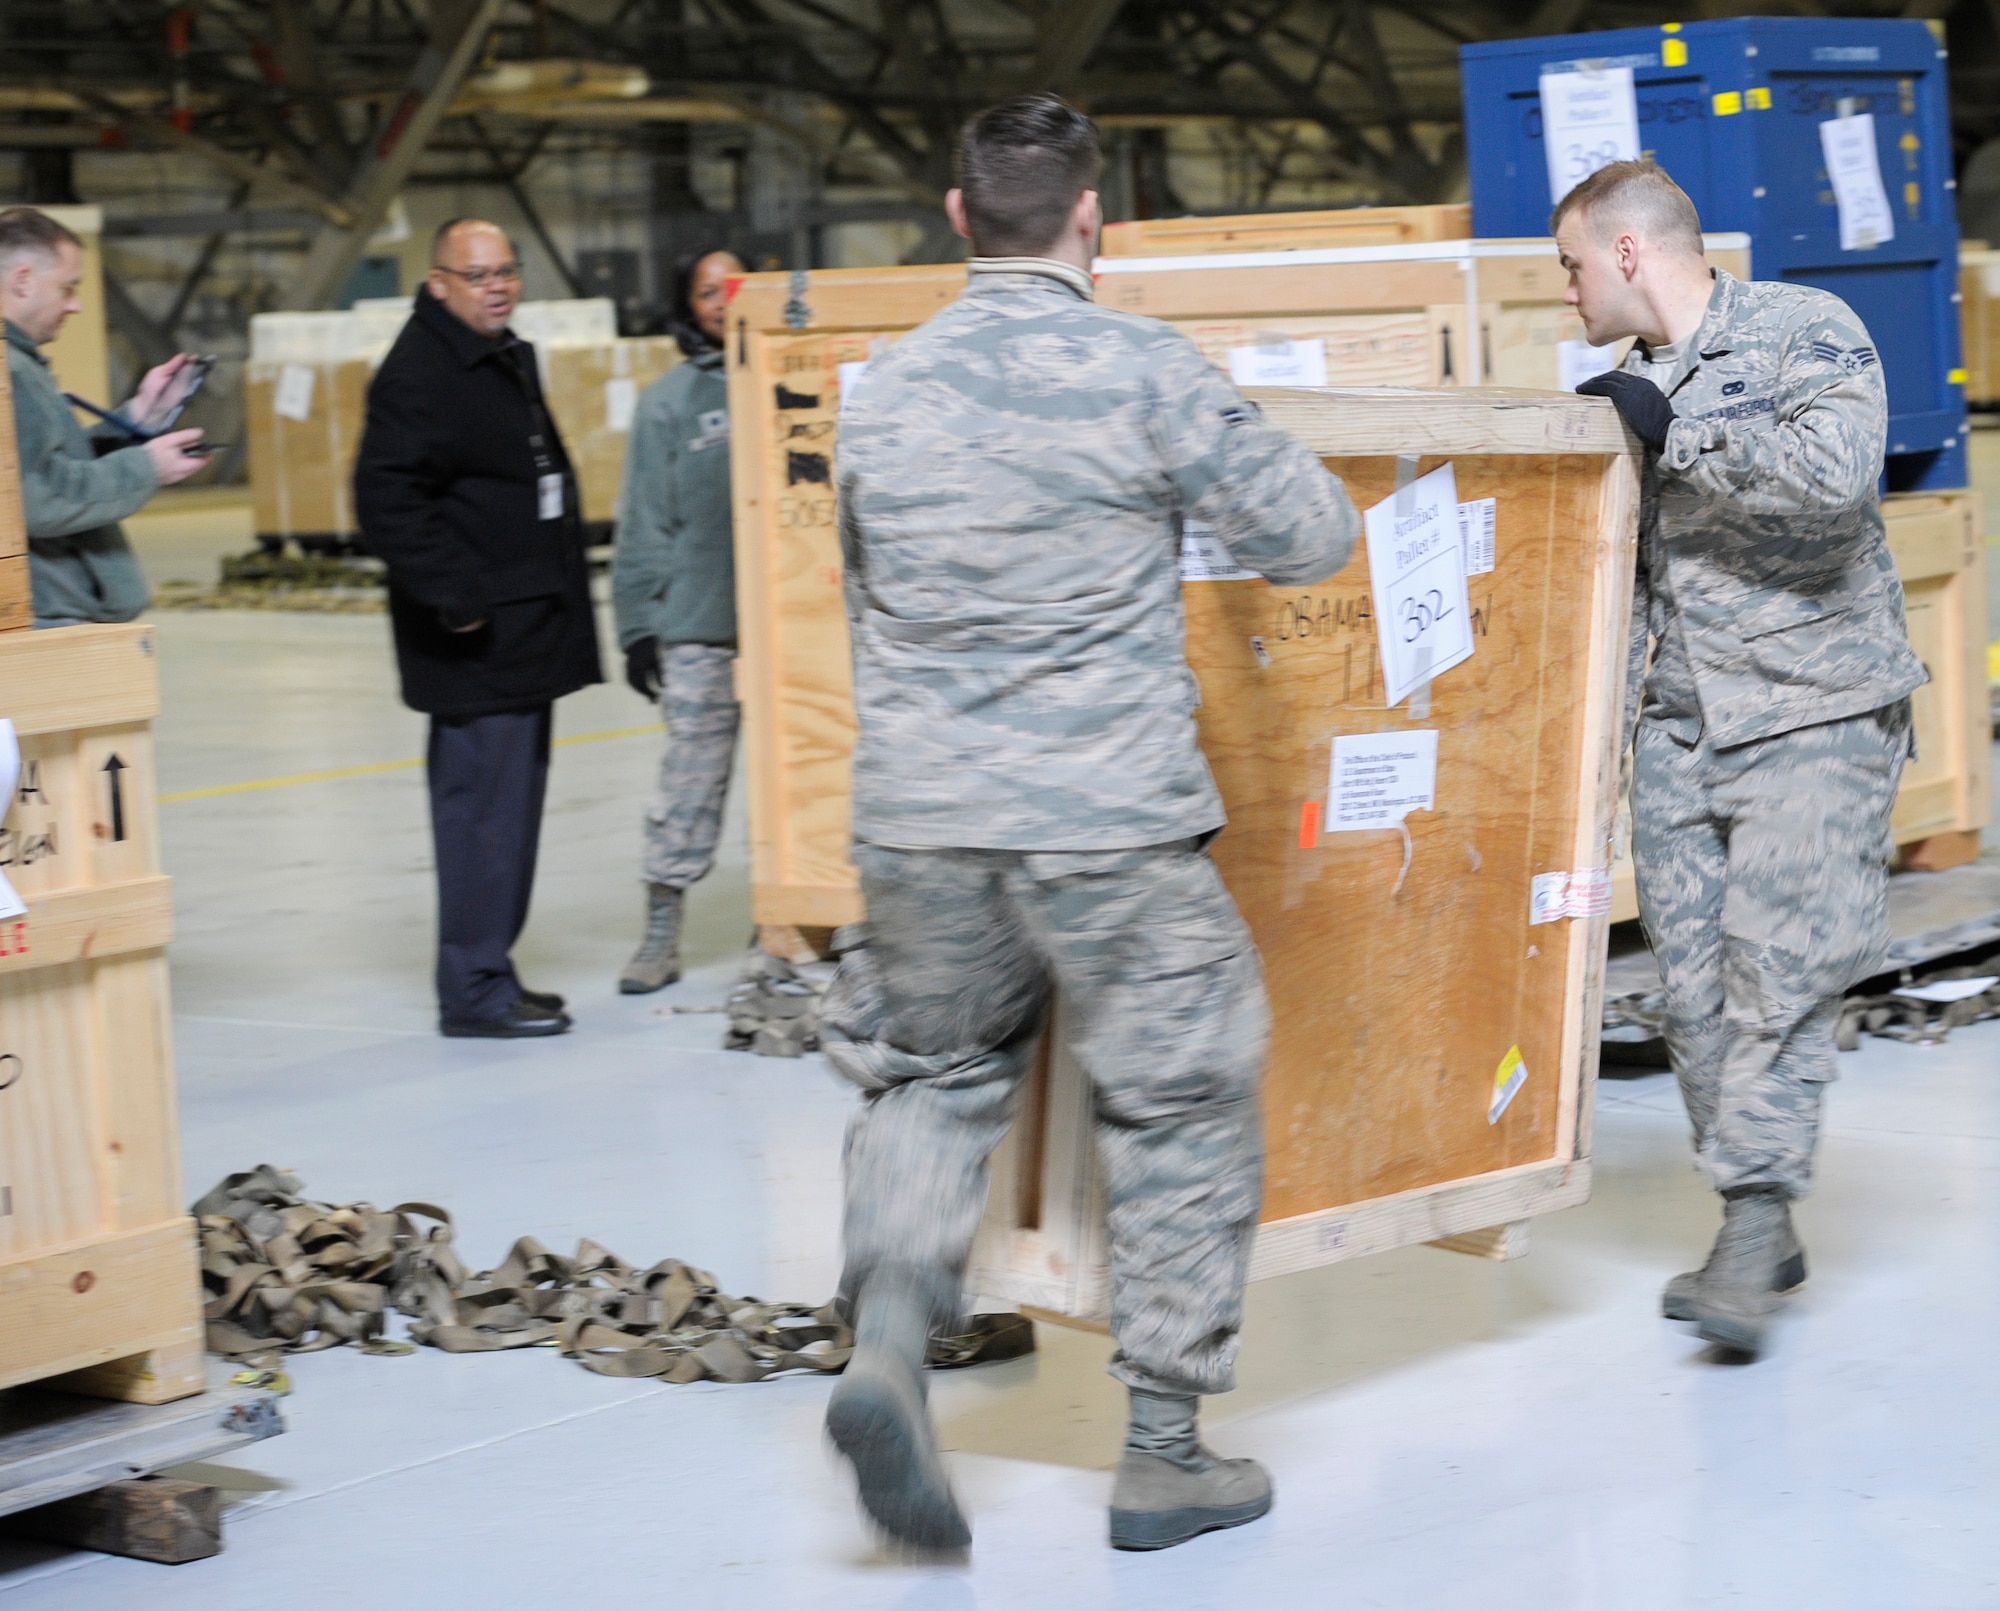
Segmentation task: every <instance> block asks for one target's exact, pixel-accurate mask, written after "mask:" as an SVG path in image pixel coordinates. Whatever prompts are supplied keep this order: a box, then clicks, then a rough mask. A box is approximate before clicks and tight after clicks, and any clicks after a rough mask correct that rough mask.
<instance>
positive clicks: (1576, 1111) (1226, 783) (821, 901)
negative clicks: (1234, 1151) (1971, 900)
mask: <svg viewBox="0 0 2000 1611" xmlns="http://www.w3.org/2000/svg"><path fill="white" fill-rule="evenodd" d="M1100 283H1102V282H1101V281H1100ZM956 290H957V286H956V285H955V284H953V283H952V282H951V280H950V278H949V277H948V276H946V275H944V274H943V273H942V272H941V271H937V270H927V269H912V270H860V271H852V272H849V273H831V274H827V275H823V276H822V275H815V276H812V277H811V278H810V279H809V280H808V281H807V282H806V283H804V284H803V285H801V284H799V283H797V282H795V281H792V280H790V279H788V278H787V277H784V276H752V277H749V278H748V279H747V280H746V281H744V282H742V283H741V284H740V285H739V287H738V289H737V293H736V296H735V299H734V301H733V303H732V317H731V334H730V378H731V411H732V426H733V430H732V441H733V451H734V453H735V455H736V457H735V461H734V471H735V486H736V490H737V576H738V585H739V616H740V625H741V643H742V658H741V660H740V661H739V691H740V693H741V695H742V697H743V701H744V715H745V732H746V746H745V748H746V761H747V764H748V767H749V773H750V779H751V786H752V797H751V816H752V860H753V889H754V899H755V904H756V915H757V917H758V920H759V921H760V922H764V923H771V924H799V925H815V924H830V923H840V922H847V921H852V920H854V919H857V918H859V917H861V916H862V915H863V912H862V904H861V901H860V897H859V892H858V890H857V888H856V886H855V880H854V875H853V871H852V868H851V865H850V864H849V863H848V860H847V856H846V848H847V839H848V806H847V789H848V770H847V764H848V755H849V752H850V749H851V746H852V741H853V733H854V715H853V708H852V690H851V683H850V680H849V669H848V668H849V661H848V646H847V638H846V622H845V615H844V609H843V604H842V598H841V590H840V551H839V545H838V541H837V537H836V532H835V525H834V518H833V488H834V485H835V484H836V476H837V464H836V461H837V452H838V443H837V431H838V408H839V387H840V384H841V366H842V365H843V364H854V363H858V362H862V361H865V360H866V359H867V358H868V357H869V356H870V354H871V353H872V352H875V351H879V350H881V347H882V345H883V344H884V343H886V342H888V341H890V340H893V339H894V337H895V335H896V334H897V333H898V332H899V331H900V330H901V329H906V328H908V327H909V326H910V325H913V324H915V323H917V322H920V320H921V318H922V317H924V316H927V315H928V313H929V312H931V311H934V310H935V308H936V307H939V306H942V305H943V304H944V303H945V302H948V301H949V300H950V299H951V297H952V296H953V295H955V294H956ZM787 306H789V308H790V315H789V319H788V317H787V313H786V309H787ZM850 373H852V372H851V371H850ZM1255 395H1258V396H1259V397H1260V400H1261V401H1262V403H1263V406H1264V407H1265V408H1266V410H1267V412H1269V413H1270V414H1271V415H1272V417H1273V418H1274V419H1276V420H1278V421H1279V422H1280V423H1281V424H1283V425H1285V426H1286V427H1287V428H1288V429H1290V430H1292V431H1294V432H1295V433H1296V434H1298V435H1299V436H1300V437H1301V438H1302V439H1303V440H1305V441H1306V442H1307V443H1308V444H1309V445H1310V446H1312V447H1313V448H1314V449H1315V450H1316V451H1317V452H1319V453H1320V454H1321V455H1322V456H1323V458H1324V459H1325V460H1326V462H1327V463H1328V464H1329V466H1331V467H1332V468H1333V469H1335V470H1336V472H1337V473H1339V474H1340V475H1341V476H1342V477H1343V478H1344V479H1345V480H1346V481H1347V482H1348V485H1349V487H1350V489H1351V490H1352V492H1353V494H1354V496H1355V498H1356V501H1357V502H1358V503H1361V504H1363V505H1367V504H1371V503H1374V502H1377V501H1379V500H1381V499H1383V498H1385V497H1388V496H1391V495H1392V494H1393V491H1394V489H1395V486H1396V483H1397V479H1398V474H1399V465H1398V459H1399V456H1401V455H1410V456H1413V457H1415V458H1416V461H1417V462H1416V463H1415V464H1414V465H1413V466H1411V467H1410V468H1411V469H1412V470H1413V471H1414V472H1415V473H1427V472H1429V471H1430V470H1432V469H1434V468H1436V467H1437V466H1438V465H1440V464H1442V463H1444V462H1447V461H1448V462H1451V463H1452V464H1453V465H1454V467H1455V471H1456V475H1457V478H1458V486H1459V496H1460V498H1461V499H1463V500H1467V501H1470V500H1474V499H1479V498H1486V497H1491V498H1494V499H1495V500H1496V501H1497V531H1498V553H1497V563H1496V566H1495V569H1494V571H1493V572H1492V573H1490V574H1487V575H1482V576H1478V577H1475V578H1473V582H1472V588H1471V604H1472V608H1473V611H1474V614H1475V618H1476V630H1477V633H1478V646H1477V650H1476V652H1475V654H1474V656H1473V658H1472V660H1471V661H1470V662H1468V663H1467V664H1465V665H1462V666H1460V667H1458V668H1456V669H1454V670H1453V671H1451V672H1449V673H1446V674H1445V675H1444V676H1442V677H1440V678H1439V679H1438V680H1437V681H1436V682H1435V683H1434V684H1433V685H1432V700H1433V703H1432V707H1431V709H1430V711H1429V713H1428V715H1427V716H1426V717H1424V718H1423V719H1421V720H1413V719H1412V717H1411V715H1410V712H1409V710H1408V708H1407V707H1404V708H1401V709H1395V710H1391V709H1388V708H1386V707H1385V705H1384V701H1383V690H1382V683H1381V678H1380V674H1379V667H1378V663H1377V659H1376V648H1375V636H1374V622H1373V619H1372V614H1371V602H1370V588H1369V577H1368V567H1367V560H1366V557H1365V554H1357V557H1356V558H1355V560H1354V562H1353V563H1352V564H1351V565H1350V566H1349V567H1348V569H1347V570H1346V571H1344V572H1343V573H1342V574H1341V575H1340V576H1337V577H1334V578H1331V579H1329V580H1328V581H1326V582H1325V583H1324V584H1322V585H1319V586H1314V587H1310V588H1298V589H1276V588H1272V587H1270V586H1268V585H1266V584H1265V583H1263V582H1262V581H1255V580H1251V581H1234V582H1191V583H1189V584H1188V585H1187V587H1186V589H1185V603H1186V609H1187V629H1188V654H1189V660H1190V663H1191V665H1192V666H1193V668H1194V670H1195V672H1196V675H1197V677H1198V679H1199V681H1200V684H1201V692H1202V709H1201V739H1202V743H1203V746H1204V749H1205V750H1206V752H1207V754H1208V757H1209V762H1210V765H1211V767H1212V768H1213V770H1214V772H1215V775H1216V779H1217V782H1218V784H1219V786H1220V788H1221V790H1222V794H1223V798H1224V801H1225V804H1226V806H1227V808H1228V811H1229V816H1230V826H1229V828H1228V829H1227V830H1226V831H1225V833H1224V834H1223V835H1222V837H1221V838H1220V839H1219V840H1218V841H1217V842H1216V846H1215V851H1214V854H1215V856H1216V860H1217V863H1218V866H1219V867H1220V868H1221V870H1222V873H1223V876H1224V878H1225V880H1226V881H1227V882H1228V884H1229V887H1230V890H1231V892H1232V894H1233V895H1234V896H1235V898H1236V901H1237V903H1238V905H1239V907H1240V908H1241V909H1242V910H1243V912H1244V915H1245V917H1246V919H1247V920H1248V921H1249V923H1250V925H1251V928H1252V931H1253V932H1254V933H1255V935H1256V938H1257V941H1258V944H1259V947H1260V948H1261V950H1262V952H1263V954H1264V957H1265V962H1266V968H1267V971H1268V974H1269V978H1270V986H1271V994H1272V1002H1273V1007H1274V1016H1275V1019H1276V1025H1277V1028H1276V1034H1275V1038H1274V1044H1273V1052H1272V1059H1271V1065H1270V1074H1269V1081H1268V1085H1267V1091H1266V1111H1267V1124H1268V1136H1269V1142H1270V1166H1269V1172H1268V1186H1267V1196H1266V1205H1265V1216H1266V1224H1265V1226H1264V1228H1263V1230H1262V1232H1261V1233H1260V1240H1259V1245H1258V1251H1257V1255H1256V1260H1255V1264H1254V1270H1255V1273H1256V1274H1258V1275H1260V1276H1262V1275H1274V1274H1278V1273H1281V1272H1283V1271H1286V1270H1294V1269H1301V1268H1306V1267H1309V1266H1313V1265H1318V1264H1324V1263H1329V1262H1333V1261H1335V1260H1339V1259H1343V1258H1348V1257H1352V1256H1355V1255H1358V1254H1364V1253H1369V1252H1374V1251H1379V1250H1382V1249H1385V1248H1389V1247H1394V1246H1398V1245H1403V1244H1406V1243H1410V1242H1417V1241H1447V1242H1452V1243H1453V1245H1458V1246H1461V1247H1465V1248H1468V1249H1470V1250H1477V1251H1483V1252H1489V1253H1492V1254H1493V1255H1495V1256H1509V1255H1511V1254H1512V1253H1514V1252H1518V1251H1520V1250H1521V1247H1522V1246H1523V1242H1522V1238H1521V1231H1520V1222H1522V1221H1525V1220H1526V1219H1528V1218H1530V1217H1532V1216H1533V1215H1535V1214H1537V1213H1541V1212H1545V1211H1548V1210H1551V1209H1555V1208H1560V1207H1564V1206H1568V1205H1570V1204H1573V1203H1577V1202H1581V1201H1582V1200H1584V1198H1585V1197H1586V1196H1587V1194H1588V1191H1589V1181H1590V1167H1589V1138H1590V1110H1591V1087H1592V1082H1593V1081H1594V1079H1595V1070H1596V1045H1597V1023H1598V1013H1599V1005H1600V1004H1599V999H1598V997H1599V991H1600V976H1601V969H1602V960H1603V945H1604V930H1605V924H1606V922H1607V921H1608V919H1607V917H1606V915H1605V914H1604V910H1603V903H1602V900H1601V898H1597V899H1593V900H1592V901H1590V902H1588V903H1580V904H1579V905H1577V906H1576V908H1575V910H1577V911H1584V912H1586V915H1581V916H1563V917H1557V918H1555V919H1554V920H1552V921H1545V922H1533V921H1531V918H1532V917H1533V916H1534V915H1535V914H1534V913H1533V912H1532V911H1531V907H1530V902H1531V896H1532V893H1533V891H1534V888H1535V880H1536V879H1537V878H1538V877H1543V876H1544V875H1548V874H1555V875H1557V877H1558V878H1559V879H1564V880H1567V879H1568V878H1569V877H1570V875H1574V874H1579V873H1581V874H1585V875H1588V876H1586V877H1585V878H1583V879H1580V880H1577V881H1576V882H1577V885H1578V887H1579V889H1583V888H1589V889H1592V890H1596V891H1598V892H1599V893H1600V896H1601V890H1602V879H1603V876H1604V874H1605V871H1606V869H1607V865H1608V860H1609V852H1610V839H1611V823H1612V815H1613V806H1614V798H1613V797H1614V792H1615V784H1616V778H1617V756H1616V726H1617V722H1616V714H1617V711H1618V708H1619V701H1620V699H1621V698H1622V687H1621V678H1622V669H1623V644H1624V633H1625V622H1626V615H1627V611H1628V607H1629V597H1630V588H1631V559H1632V537H1633V531H1634V525H1635V521H1636V507H1637V503H1636V500H1637V493H1636V487H1637V477H1636V462H1637V461H1636V450H1635V449H1634V446H1633V444H1632V442H1631V440H1630V438H1629V437H1627V436H1626V435H1625V433H1624V431H1623V430H1622V428H1621V427H1620V426H1619V424H1618V422H1617V418H1616V415H1615V413H1614V412H1613V411H1612V410H1610V409H1609V407H1608V406H1607V405H1604V404H1601V403H1600V402H1598V401H1596V400H1593V399H1585V398H1578V397H1574V396H1562V395H1555V396H1549V395H1532V394H1527V393H1520V392H1494V391H1481V390H1455V391H1428V392H1408V391H1392V390H1369V391H1349V392H1340V391H1327V392H1267V393H1261V394H1255ZM1260 651H1261V653H1260ZM1411 728H1431V729H1435V730H1436V731H1437V732H1438V733H1439V739H1438V744H1439V762H1438V781H1437V809H1436V810H1435V811H1433V812H1428V813H1419V814H1417V815H1415V816H1412V817H1411V818H1410V819H1409V820H1408V829H1409V838H1408V844H1407V852H1408V856H1407V865H1405V848H1406V847H1405V841H1404V839H1403V836H1402V835H1401V834H1399V833H1397V832H1395V831H1377V832H1367V833H1320V832H1318V831H1317V830H1316V829H1315V828H1314V827H1313V822H1314V820H1315V812H1314V811H1313V809H1312V808H1313V807H1315V806H1323V805H1324V803H1325V800H1326V796H1327V790H1328V773H1329V768H1330V760H1331V748H1332V744H1333V741H1334V739H1335V738H1336V737H1337V736H1339V735H1342V734H1350V733H1355V734H1358V733H1377V732H1397V731H1403V730H1406V729H1411ZM1054 1040H1055V1045H1056V1051H1055V1052H1054V1054H1053V1055H1052V1056H1051V1058H1050V1059H1049V1060H1048V1066H1047V1068H1046V1070H1045V1072H1044V1074H1043V1075H1042V1076H1041V1077H1040V1078H1039V1080H1038V1082H1037V1084H1036V1085H1035V1087H1034V1088H1033V1089H1032V1090H1031V1092H1030V1093H1029V1097H1028V1100H1027V1101H1026V1103H1025V1104H1024V1111H1023V1118H1022V1120H1021V1122H1020V1123H1019V1124H1018V1125H1017V1126H1016V1133H1015V1135H1014V1136H1013V1137H1012V1138H1011V1139H1010V1140H1009V1142H1008V1144H1007V1149H1006V1150H1005V1151H1004V1152H1003V1154H1002V1156H1001V1157H1000V1158H999V1159H998V1160H997V1161H996V1166H995V1169H994V1175H993V1178H994V1182H995V1186H994V1190H993V1192H992V1195H991V1198H990V1201H989V1210H988V1218H987V1223H986V1227H985V1229H984V1231H983V1232H982V1237H981V1242H980V1246H979V1249H978V1252H977V1253H976V1255H975V1260H974V1269H973V1272H972V1274H971V1276H970V1277H969V1280H970V1284H971V1286H972V1287H973V1288H974V1289H975V1290H976V1291H978V1292H981V1293H985V1294H989V1295H992V1296H995V1297H1002V1298H1007V1299H1011V1300H1013V1301H1016V1302H1020V1303H1024V1304H1027V1305H1029V1306H1031V1307H1036V1308H1039V1309H1042V1310H1044V1311H1047V1312H1049V1313H1052V1314H1060V1315H1070V1316H1091V1315H1097V1314H1100V1313H1101V1312H1102V1310H1103V1307H1104V1302H1105V1284H1104V1269H1103V1248H1102V1230H1101V1215H1100V1214H1099V1212H1098V1211H1097V1209H1096V1206H1095V1203H1096V1197H1095V1193H1096V1181H1095V1162H1094V1154H1093V1149H1092V1147H1091V1145H1090V1141H1089V1115H1090V1107H1091V1104H1090V1098H1089V1091H1088V1087H1087V1082H1086V1081H1085V1080H1084V1078H1083V1076H1082V1074H1081V1072H1080V1071H1079V1070H1078V1069H1077V1068H1076V1067H1075V1066H1074V1065H1073V1063H1072V1062H1071V1061H1070V1060H1069V1058H1068V1056H1067V1055H1066V1053H1065V1052H1063V1051H1062V1049H1061V1034H1060V1025H1058V1033H1057V1035H1056V1036H1055V1037H1054ZM1510 1056H1518V1057H1519V1058H1520V1060H1521V1061H1522V1062H1523V1063H1524V1064H1525V1066H1526V1067H1527V1069H1528V1070H1529V1071H1530V1072H1529V1076H1528V1080H1527V1083H1526V1084H1525V1085H1523V1087H1522V1088H1521V1091H1520V1094H1519V1096H1518V1097H1516V1099H1515V1100H1514V1103H1513V1105H1512V1106H1510V1107H1508V1108H1506V1109H1505V1111H1504V1112H1502V1113H1501V1114H1500V1115H1499V1117H1498V1119H1497V1122H1489V1101H1490V1098H1491V1096H1492V1093H1493V1090H1494V1082H1495V1076H1496V1073H1498V1072H1499V1071H1500V1069H1501V1067H1502V1065H1503V1063H1505V1062H1506V1061H1507V1059H1508V1058H1509V1057H1510Z"/></svg>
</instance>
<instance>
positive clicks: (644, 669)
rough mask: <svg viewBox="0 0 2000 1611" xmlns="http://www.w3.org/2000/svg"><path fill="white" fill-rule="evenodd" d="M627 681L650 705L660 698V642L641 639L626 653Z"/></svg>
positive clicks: (652, 639) (633, 690)
mask: <svg viewBox="0 0 2000 1611" xmlns="http://www.w3.org/2000/svg"><path fill="white" fill-rule="evenodd" d="M625 680H626V682H628V683H630V684H631V685H632V692H633V693H635V694H637V695H638V696H639V697H640V698H641V699H643V700H646V701H647V702H648V703H651V702H652V701H654V700H656V699H658V698H659V697H660V640H659V639H658V638H641V639H640V640H639V641H638V642H637V643H635V644H632V645H631V646H630V647H628V648H627V649H626V651H625Z"/></svg>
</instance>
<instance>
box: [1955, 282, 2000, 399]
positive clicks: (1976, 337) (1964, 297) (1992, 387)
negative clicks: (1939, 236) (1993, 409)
mask: <svg viewBox="0 0 2000 1611" xmlns="http://www.w3.org/2000/svg"><path fill="white" fill-rule="evenodd" d="M1996 303H2000V252H1996V251H1993V250H1990V249H1989V248H1987V247H1984V246H1978V247H1974V246H1965V247H1961V248H1960V249H1959V254H1958V314H1959V330H1960V335H1961V338H1962V339H1961V348H1960V350H1961V351H1962V352H1963V353H1964V354H1965V358H1964V363H1965V400H1966V401H1967V402H1968V403H1974V404H1978V403H2000V308H1996V306H1995V304H1996Z"/></svg>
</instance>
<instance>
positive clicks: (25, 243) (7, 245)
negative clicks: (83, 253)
mask: <svg viewBox="0 0 2000 1611" xmlns="http://www.w3.org/2000/svg"><path fill="white" fill-rule="evenodd" d="M64 241H68V242H69V244H70V245H72V246H74V247H77V248H79V249H81V248H82V246H83V242H82V240H80V239H79V238H78V237H77V236H76V235H75V234H74V233H72V232H71V231H69V230H67V229H64V228H63V227H62V225H61V224H58V223H57V222H56V221H55V220H54V219H53V218H51V217H49V215H48V214H47V213H44V212H37V211H36V210H35V209H34V208H33V207H9V208H8V209H7V210H6V211H5V212H0V264H5V263H11V262H13V260H14V259H15V258H17V257H19V256H21V255H22V253H24V252H40V253H42V254H43V255H44V256H47V257H54V256H55V255H56V253H57V252H58V250H60V248H61V247H62V244H63V242H64Z"/></svg>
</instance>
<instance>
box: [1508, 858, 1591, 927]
mask: <svg viewBox="0 0 2000 1611" xmlns="http://www.w3.org/2000/svg"><path fill="white" fill-rule="evenodd" d="M1610 910H1611V869H1610V868H1608V867H1587V868H1583V869H1580V870H1579V871H1576V872H1573V873H1537V874H1535V876H1534V878H1533V879H1531V880H1530V881H1529V885H1528V922H1529V923H1530V924H1535V923H1555V922H1559V921H1560V920H1561V919H1563V918H1566V917H1602V916H1603V915H1604V914H1605V913H1607V912H1609V911H1610Z"/></svg>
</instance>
